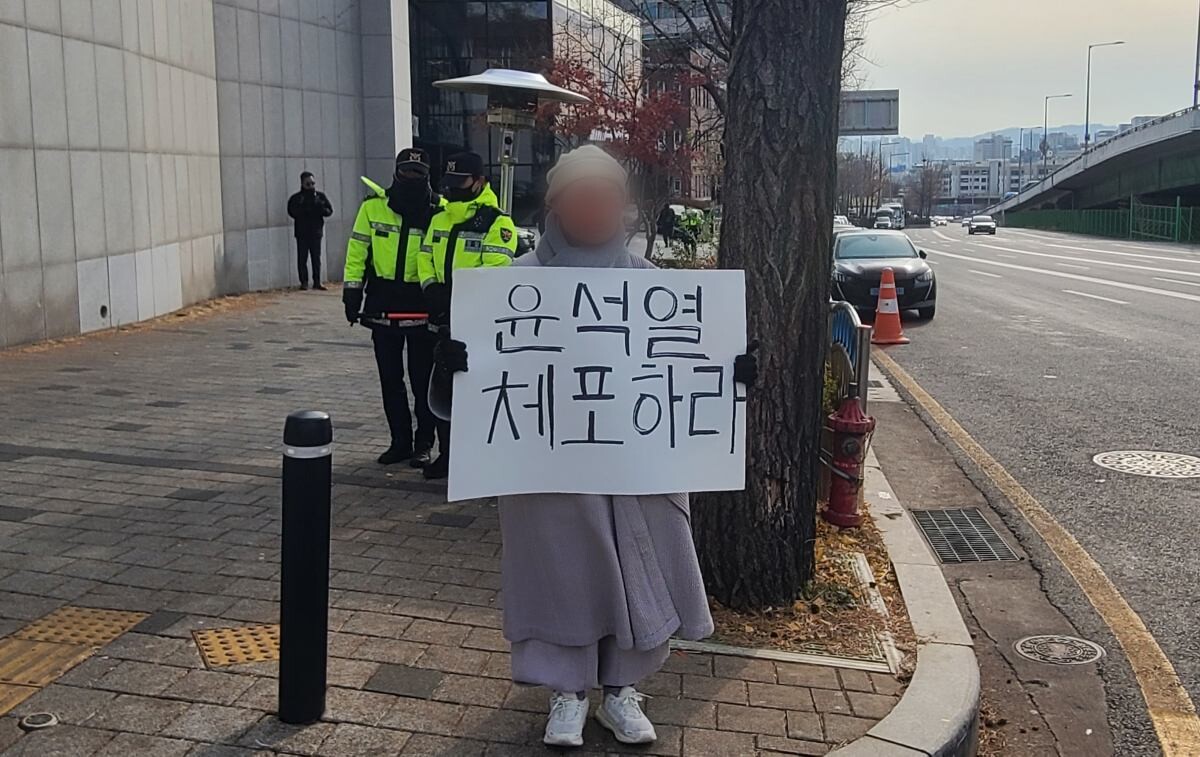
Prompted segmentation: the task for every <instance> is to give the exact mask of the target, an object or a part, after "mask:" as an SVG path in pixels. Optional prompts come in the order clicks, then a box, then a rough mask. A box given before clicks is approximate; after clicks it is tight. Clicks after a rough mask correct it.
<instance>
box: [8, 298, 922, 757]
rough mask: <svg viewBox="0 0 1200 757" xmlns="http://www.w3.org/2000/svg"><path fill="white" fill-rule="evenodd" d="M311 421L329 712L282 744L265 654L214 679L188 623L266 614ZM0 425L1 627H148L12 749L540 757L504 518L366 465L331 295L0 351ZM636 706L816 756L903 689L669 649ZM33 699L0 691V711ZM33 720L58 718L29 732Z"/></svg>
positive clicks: (356, 361) (115, 645) (684, 737)
mask: <svg viewBox="0 0 1200 757" xmlns="http://www.w3.org/2000/svg"><path fill="white" fill-rule="evenodd" d="M306 408H315V409H323V410H327V411H329V412H330V413H331V414H332V415H333V418H334V424H335V428H336V432H335V433H336V439H337V448H336V450H335V457H334V463H335V467H334V481H335V486H334V516H333V518H334V528H333V545H332V576H331V587H332V588H331V603H332V610H331V613H330V625H331V634H330V640H329V641H330V643H329V648H330V655H331V656H330V660H329V676H330V688H329V692H328V697H327V702H328V708H327V711H326V715H325V719H324V720H323V721H322V722H321V723H318V724H316V725H313V726H309V727H306V728H295V727H290V726H284V725H282V724H281V723H279V722H278V721H277V720H276V719H275V718H274V717H273V716H272V715H271V714H270V713H271V712H272V711H273V709H274V707H275V688H276V681H275V675H276V664H275V663H273V662H260V663H249V664H243V665H235V666H229V667H221V668H213V669H209V668H206V667H205V665H204V663H203V661H202V660H201V657H200V655H199V653H198V651H197V647H196V645H195V643H194V642H193V639H192V631H194V630H201V629H206V628H224V627H231V626H246V625H253V624H261V623H274V622H276V621H277V619H278V604H277V600H278V594H279V566H278V559H279V549H278V538H279V536H278V535H279V513H278V509H279V484H278V470H279V438H280V434H281V431H282V426H283V419H284V417H285V416H286V415H287V413H288V412H290V411H292V410H295V409H306ZM0 413H2V416H0V417H3V419H4V423H3V425H2V431H0V636H3V635H9V634H13V633H15V632H17V631H18V630H19V629H21V628H22V627H24V626H26V625H27V624H28V623H29V622H30V621H33V620H35V619H37V618H40V617H43V616H45V615H46V614H48V613H50V612H52V611H54V610H56V609H57V608H59V607H62V606H64V605H74V606H84V607H98V608H110V609H117V610H128V611H137V612H142V613H147V617H146V619H145V620H143V621H141V622H140V624H138V625H137V626H136V627H134V628H133V629H132V630H131V631H129V632H127V633H124V634H123V635H122V636H120V637H119V638H117V639H116V640H115V641H113V642H111V643H109V644H108V645H107V646H105V647H103V648H102V649H100V650H98V651H97V652H96V653H95V654H93V655H92V656H91V657H90V658H88V659H86V660H85V661H83V662H82V663H81V664H79V665H78V666H76V667H74V668H73V669H71V670H69V672H66V673H65V674H63V675H62V676H61V677H59V678H58V679H57V680H55V681H54V682H52V683H50V684H49V685H47V686H45V687H44V688H43V689H41V690H40V691H37V692H36V693H33V694H32V696H30V697H29V698H27V699H25V700H24V701H23V702H21V703H20V704H18V705H17V706H16V707H15V709H12V710H11V711H10V712H9V713H8V714H7V715H5V716H4V717H0V753H2V754H4V755H30V756H31V757H34V756H36V757H48V756H49V755H62V756H63V757H84V756H85V755H93V754H96V755H120V756H121V757H128V756H129V755H137V756H138V757H142V756H147V757H150V756H154V757H157V756H159V755H163V756H167V755H193V756H200V755H203V756H204V757H223V756H224V755H251V754H256V755H257V754H273V753H282V754H302V755H330V756H331V757H334V756H337V757H342V756H345V755H371V756H372V757H374V756H375V755H391V754H404V755H435V754H436V755H458V754H463V755H468V754H469V755H481V754H487V755H507V754H531V753H539V752H542V751H543V748H542V747H541V744H540V738H541V731H542V728H543V725H544V712H545V707H546V698H545V696H546V695H545V693H544V691H542V690H539V689H523V688H517V687H514V686H513V685H512V684H511V682H510V681H509V679H508V676H509V660H508V645H507V643H506V642H505V641H504V639H503V638H502V636H501V634H500V630H499V629H500V618H501V610H500V606H501V605H500V596H499V593H498V590H499V586H500V575H499V573H498V570H499V552H500V533H499V525H498V521H497V518H496V512H495V508H494V504H493V503H491V502H470V503H457V504H447V503H446V502H445V501H444V496H443V495H442V494H441V487H439V486H435V485H431V484H429V483H427V482H424V481H422V480H420V479H419V477H418V476H417V475H415V474H414V473H413V472H411V471H410V470H409V469H407V468H394V467H393V468H390V469H388V470H387V472H386V473H385V471H384V469H383V468H381V467H380V466H377V465H375V464H374V457H375V455H377V454H378V452H379V451H380V449H381V448H382V447H381V444H382V443H383V442H384V441H385V440H386V431H385V425H384V423H383V420H382V417H381V416H382V412H381V410H380V403H379V400H378V385H377V383H376V380H375V373H374V362H373V357H372V354H371V350H370V341H369V338H368V336H367V334H366V333H365V332H364V331H362V330H361V329H358V328H354V329H350V328H349V327H347V326H346V325H345V323H344V322H343V321H342V317H341V305H340V302H339V301H338V297H337V293H336V292H334V293H330V294H326V295H322V294H318V293H303V294H301V293H292V294H287V295H283V296H280V297H278V298H276V299H275V300H274V301H273V302H268V303H266V304H264V305H263V306H261V307H259V308H255V309H251V310H245V311H242V312H227V313H223V314H219V315H215V316H211V317H208V318H203V319H195V320H192V319H178V320H173V319H168V320H167V321H164V322H162V323H160V324H159V325H157V326H156V327H154V328H149V329H141V330H137V331H135V332H133V333H127V334H120V335H101V336H97V337H93V338H90V339H86V340H83V341H81V342H78V343H75V344H68V345H63V346H59V347H54V348H51V349H48V350H45V351H37V352H30V353H22V354H0ZM0 656H2V655H0ZM0 676H2V674H0ZM643 690H644V691H645V692H646V693H647V694H651V695H652V696H653V698H652V699H651V700H650V701H649V703H648V705H647V711H648V714H649V715H650V717H651V718H652V719H653V721H654V722H655V724H656V725H657V726H658V732H659V741H658V743H657V744H655V745H653V747H651V748H649V749H637V750H627V751H633V752H645V753H649V754H664V755H680V754H682V755H709V754H713V755H752V754H776V753H786V754H824V753H825V752H826V751H828V750H829V749H830V745H831V744H836V743H839V742H842V741H846V740H849V739H853V738H855V737H857V736H858V735H860V734H862V733H864V732H865V731H866V730H867V728H869V727H870V726H871V725H872V724H873V723H874V722H875V721H876V720H878V719H879V718H881V717H882V716H883V715H885V714H886V713H887V712H888V711H889V710H890V709H891V707H892V705H893V704H894V703H895V701H896V698H897V696H898V693H899V685H898V684H897V682H896V681H895V680H894V679H893V678H891V677H890V676H886V675H877V674H866V673H860V672H855V671H847V670H843V671H837V670H835V669H834V668H825V667H816V666H803V665H794V664H785V663H773V662H769V661H763V660H747V659H742V658H736V657H726V656H710V655H699V654H686V655H685V654H681V653H674V654H672V656H671V659H670V661H669V662H668V664H667V666H666V668H665V669H664V671H663V672H661V673H659V674H658V675H656V676H655V677H654V678H653V679H651V680H648V681H646V682H645V684H644V686H643ZM28 693H29V692H28V690H26V689H19V688H17V687H15V686H12V685H9V684H6V683H4V682H3V678H2V677H0V712H3V711H4V710H5V709H6V707H5V705H4V702H5V701H6V696H7V697H10V698H15V697H17V696H18V695H24V694H28ZM43 711H50V712H54V713H55V714H57V715H58V717H59V718H60V720H61V724H60V725H58V726H56V727H53V728H50V729H47V730H44V731H36V732H33V733H29V734H25V733H24V732H23V731H21V730H20V729H19V728H18V727H17V720H18V718H19V717H20V716H23V715H26V714H29V713H32V712H43ZM585 735H586V739H587V741H586V744H585V746H584V748H583V749H582V750H579V751H578V752H577V753H579V754H605V753H607V754H617V753H627V751H622V750H620V749H619V748H618V747H619V745H618V744H617V743H616V742H615V741H613V740H612V739H611V737H610V736H609V735H608V734H607V732H605V731H603V729H601V728H600V727H599V726H597V725H596V724H594V722H593V723H589V725H588V728H587V731H586V733H585Z"/></svg>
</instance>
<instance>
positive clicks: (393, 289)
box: [344, 176, 445, 314]
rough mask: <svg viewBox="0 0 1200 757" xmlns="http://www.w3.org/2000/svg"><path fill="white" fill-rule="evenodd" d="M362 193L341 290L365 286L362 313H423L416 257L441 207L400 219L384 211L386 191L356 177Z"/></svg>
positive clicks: (431, 206)
mask: <svg viewBox="0 0 1200 757" xmlns="http://www.w3.org/2000/svg"><path fill="white" fill-rule="evenodd" d="M362 182H363V184H366V185H367V189H368V193H367V197H366V199H364V200H363V203H362V205H361V206H359V209H358V216H357V217H355V219H354V230H353V231H352V232H350V241H349V242H348V243H347V244H346V268H345V272H344V273H345V275H344V280H345V286H346V287H349V288H355V287H366V290H367V292H366V299H367V301H366V304H365V307H364V310H363V312H365V313H368V314H380V313H388V312H423V311H424V309H425V303H424V298H423V297H422V296H421V292H420V277H419V275H418V272H417V257H418V255H419V253H420V250H421V243H422V241H423V240H424V238H425V230H426V228H427V227H428V225H429V219H430V218H431V217H432V216H433V214H434V213H436V212H437V211H438V209H439V208H440V207H441V206H442V205H444V204H445V201H444V200H441V199H440V198H438V201H437V203H431V204H430V206H429V208H428V212H426V213H423V214H422V217H420V218H403V217H401V216H400V215H399V214H397V213H396V212H395V211H393V210H392V209H391V208H390V207H389V206H388V199H387V190H385V189H384V188H383V187H381V186H380V185H378V184H376V183H375V182H373V181H371V180H370V179H368V178H367V177H365V176H364V177H362Z"/></svg>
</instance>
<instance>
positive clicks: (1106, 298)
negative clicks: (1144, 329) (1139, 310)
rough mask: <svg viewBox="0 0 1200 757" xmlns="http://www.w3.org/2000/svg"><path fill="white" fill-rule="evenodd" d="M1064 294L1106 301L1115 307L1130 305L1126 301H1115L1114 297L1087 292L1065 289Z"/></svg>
mask: <svg viewBox="0 0 1200 757" xmlns="http://www.w3.org/2000/svg"><path fill="white" fill-rule="evenodd" d="M1063 293H1064V294H1076V295H1079V296H1080V297H1091V298H1092V299H1093V300H1104V301H1105V302H1111V303H1113V304H1114V305H1128V304H1129V303H1128V302H1126V301H1125V300H1114V299H1113V298H1112V297H1101V296H1100V295H1098V294H1088V293H1087V292H1076V291H1075V290H1074V289H1064V290H1063Z"/></svg>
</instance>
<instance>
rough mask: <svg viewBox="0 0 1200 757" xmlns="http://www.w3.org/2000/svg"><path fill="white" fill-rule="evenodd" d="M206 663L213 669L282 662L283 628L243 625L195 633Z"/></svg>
mask: <svg viewBox="0 0 1200 757" xmlns="http://www.w3.org/2000/svg"><path fill="white" fill-rule="evenodd" d="M192 637H193V638H194V639H195V640H196V646H197V647H199V648H200V656H201V657H203V658H204V664H205V665H207V666H208V667H210V668H219V667H222V666H224V665H239V664H242V663H247V662H267V661H270V660H278V659H279V626H278V625H263V626H242V627H240V628H212V629H208V630H205V631H192Z"/></svg>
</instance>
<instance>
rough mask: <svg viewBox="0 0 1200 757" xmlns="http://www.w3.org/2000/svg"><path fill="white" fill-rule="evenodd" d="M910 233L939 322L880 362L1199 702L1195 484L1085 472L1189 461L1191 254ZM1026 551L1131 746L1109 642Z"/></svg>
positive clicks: (1062, 582) (1068, 240) (949, 230)
mask: <svg viewBox="0 0 1200 757" xmlns="http://www.w3.org/2000/svg"><path fill="white" fill-rule="evenodd" d="M909 234H910V236H911V238H912V239H913V240H914V242H915V243H916V244H917V246H918V247H920V248H921V249H923V250H925V251H926V252H927V253H928V255H929V261H930V262H931V263H932V264H933V265H934V270H935V271H936V274H937V277H938V314H937V317H936V318H935V319H934V320H933V321H930V322H927V323H925V322H920V321H916V320H911V321H906V330H907V332H908V335H909V336H911V337H912V339H913V342H912V344H911V345H909V346H906V347H903V348H893V349H891V350H890V351H889V354H890V355H891V356H892V357H894V358H895V359H896V360H897V361H898V362H899V363H900V365H901V366H902V367H903V368H904V369H905V370H907V371H908V372H909V373H910V374H911V375H912V376H913V377H914V378H915V379H916V380H917V381H918V382H920V383H921V385H922V386H923V387H924V388H925V389H926V390H927V391H929V392H930V393H931V394H932V395H933V396H934V397H935V398H936V399H937V401H938V402H940V403H941V404H942V405H943V406H944V407H945V408H946V409H947V410H948V411H949V412H950V413H951V414H952V415H953V416H954V417H955V418H956V419H957V420H958V421H959V423H961V424H962V425H963V426H964V427H965V429H966V430H967V431H968V432H969V433H970V434H971V435H972V436H973V437H974V438H975V439H976V440H977V441H979V442H980V443H981V444H982V445H983V446H984V447H985V448H986V449H987V451H988V452H990V453H991V454H992V455H993V456H994V457H995V458H997V459H998V460H999V461H1000V463H1002V464H1003V465H1004V466H1005V467H1006V468H1007V469H1008V471H1009V472H1010V473H1012V475H1013V476H1015V477H1016V478H1017V480H1018V481H1019V482H1020V483H1021V484H1022V485H1023V486H1024V487H1025V488H1026V489H1028V490H1029V491H1030V492H1031V493H1032V494H1033V495H1034V496H1035V497H1036V498H1037V499H1038V500H1040V501H1041V503H1042V504H1043V505H1045V506H1046V507H1047V508H1048V509H1049V510H1050V512H1051V513H1052V514H1053V515H1054V516H1055V517H1056V518H1057V519H1058V520H1059V522H1060V523H1061V524H1062V525H1063V526H1064V527H1065V528H1067V529H1068V530H1069V531H1070V532H1071V533H1072V534H1073V535H1074V536H1075V537H1076V538H1077V539H1078V540H1079V542H1080V543H1081V544H1082V545H1083V547H1084V548H1085V549H1086V550H1087V551H1088V552H1089V553H1090V554H1091V555H1092V557H1094V558H1095V559H1096V560H1097V561H1098V562H1099V563H1100V565H1101V566H1102V567H1103V569H1104V571H1105V572H1106V573H1107V575H1108V576H1109V578H1110V579H1111V580H1112V581H1113V583H1114V584H1115V585H1116V586H1117V588H1118V589H1119V590H1120V591H1121V593H1122V594H1123V595H1124V597H1125V599H1126V600H1127V601H1128V602H1129V603H1130V604H1131V605H1132V607H1133V608H1134V610H1135V611H1136V612H1137V613H1138V614H1139V615H1140V616H1141V618H1142V619H1143V621H1144V622H1145V625H1146V626H1147V627H1148V628H1149V629H1150V631H1151V633H1153V635H1154V637H1155V638H1156V639H1157V641H1158V643H1159V645H1160V646H1161V647H1162V649H1163V651H1164V652H1165V653H1166V655H1167V657H1168V658H1169V659H1170V661H1171V662H1172V664H1173V665H1174V667H1175V669H1176V671H1177V672H1178V674H1179V677H1180V679H1181V680H1182V682H1183V684H1184V686H1185V688H1186V689H1187V690H1188V692H1189V693H1190V695H1191V697H1192V699H1193V701H1200V635H1197V633H1196V618H1197V617H1198V615H1200V550H1197V548H1196V545H1197V540H1196V534H1197V533H1200V479H1185V480H1165V479H1159V478H1149V477H1142V476H1134V475H1128V474H1124V473H1117V472H1113V471H1108V470H1105V469H1102V468H1100V467H1098V466H1097V465H1096V464H1095V463H1093V461H1092V458H1093V456H1094V455H1096V454H1097V453H1100V452H1106V451H1112V450H1165V451H1172V452H1181V453H1185V454H1191V455H1197V456H1200V412H1198V410H1197V403H1196V391H1197V386H1200V384H1198V383H1197V374H1198V372H1200V346H1198V344H1197V340H1198V339H1200V251H1198V250H1196V249H1194V248H1186V247H1181V246H1175V245H1166V244H1163V245H1158V244H1152V243H1127V242H1123V241H1116V240H1106V239H1098V238H1093V237H1079V236H1071V235H1063V234H1051V233H1042V232H1029V231H1024V230H1017V229H1001V230H1000V231H999V232H998V234H997V235H996V236H994V237H993V236H974V237H969V236H968V235H967V233H966V231H965V229H960V228H958V227H956V226H949V227H943V228H935V229H920V230H910V232H909ZM1011 515H1012V513H1011V512H1010V513H1009V516H1011ZM1006 520H1007V518H1006ZM1026 533H1028V531H1027V530H1026ZM1025 546H1026V547H1027V548H1028V549H1029V551H1030V552H1031V554H1033V555H1034V561H1035V566H1036V567H1038V569H1039V571H1041V572H1042V573H1043V586H1044V588H1045V589H1046V590H1047V593H1048V594H1049V596H1050V598H1051V600H1052V601H1053V602H1054V603H1055V604H1056V605H1058V606H1059V607H1060V608H1061V609H1062V610H1063V611H1064V612H1065V613H1066V614H1067V616H1068V617H1069V618H1070V619H1071V620H1072V622H1073V623H1074V624H1075V625H1076V627H1077V628H1079V629H1080V630H1081V631H1083V632H1086V633H1089V634H1092V638H1093V639H1096V640H1097V641H1100V642H1101V643H1103V644H1104V645H1105V646H1106V647H1108V649H1109V652H1110V655H1111V656H1112V657H1114V658H1118V659H1117V660H1115V661H1113V662H1111V663H1109V664H1106V665H1105V666H1104V675H1105V678H1106V685H1108V686H1109V704H1110V707H1112V708H1113V709H1114V710H1115V711H1112V712H1110V722H1112V723H1113V726H1114V730H1115V731H1116V732H1117V738H1118V741H1121V740H1122V738H1121V736H1122V734H1121V731H1122V728H1123V726H1122V723H1124V724H1125V725H1126V726H1127V728H1128V729H1129V732H1127V733H1125V734H1124V735H1125V737H1126V739H1128V738H1129V737H1131V736H1133V733H1132V731H1133V730H1138V731H1141V732H1142V734H1143V736H1144V735H1145V734H1146V731H1145V715H1144V710H1143V712H1142V713H1137V712H1136V711H1135V710H1136V707H1137V706H1139V705H1142V703H1141V702H1140V701H1139V698H1138V697H1136V696H1130V692H1136V688H1131V683H1132V681H1131V678H1130V674H1129V670H1128V668H1127V667H1126V666H1125V665H1123V664H1122V663H1121V662H1120V660H1119V657H1120V648H1119V647H1118V646H1117V645H1116V642H1115V640H1114V638H1113V637H1112V636H1111V635H1109V634H1108V631H1107V629H1106V628H1105V627H1104V624H1103V623H1101V622H1100V621H1099V619H1098V617H1097V615H1096V613H1095V612H1094V610H1092V608H1091V606H1090V605H1089V604H1088V602H1087V599H1086V598H1085V597H1084V596H1083V595H1082V593H1081V592H1080V591H1079V590H1078V588H1077V587H1076V586H1075V585H1074V582H1073V581H1072V580H1071V579H1070V578H1069V577H1068V576H1067V574H1066V573H1065V572H1064V571H1062V570H1061V567H1060V566H1056V565H1046V564H1043V565H1037V563H1038V562H1039V561H1041V562H1043V563H1046V562H1052V561H1053V557H1052V555H1051V554H1050V553H1049V552H1048V551H1047V550H1045V549H1044V548H1038V547H1037V546H1036V545H1034V546H1031V545H1025ZM1032 632H1036V631H1031V633H1032ZM1119 692H1123V694H1120V693H1119ZM1142 706H1143V707H1144V705H1142ZM1131 708H1132V709H1131ZM1139 720H1140V724H1139V722H1138V721H1139ZM1136 740H1141V738H1140V737H1139V738H1138V739H1136ZM1125 743H1127V744H1130V742H1129V741H1128V740H1126V741H1125ZM1130 745H1131V746H1132V744H1130Z"/></svg>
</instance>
